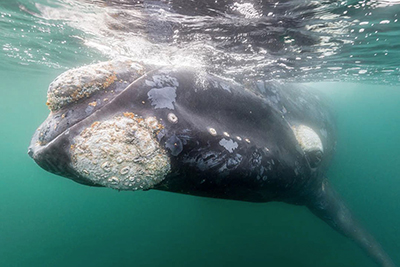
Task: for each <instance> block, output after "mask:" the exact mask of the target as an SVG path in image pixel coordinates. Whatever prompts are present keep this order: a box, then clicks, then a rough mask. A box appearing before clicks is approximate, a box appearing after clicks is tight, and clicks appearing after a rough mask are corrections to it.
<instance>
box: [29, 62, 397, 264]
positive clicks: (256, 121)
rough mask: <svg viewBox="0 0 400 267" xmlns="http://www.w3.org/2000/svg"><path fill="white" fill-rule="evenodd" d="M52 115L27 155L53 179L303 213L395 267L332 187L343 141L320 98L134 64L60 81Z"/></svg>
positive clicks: (75, 73)
mask: <svg viewBox="0 0 400 267" xmlns="http://www.w3.org/2000/svg"><path fill="white" fill-rule="evenodd" d="M47 105H48V106H49V108H50V110H51V113H50V115H49V117H48V118H47V119H46V120H45V121H44V122H43V124H42V125H41V126H40V127H39V128H38V130H37V131H36V132H35V134H34V136H33V138H32V141H31V145H30V147H29V155H30V156H31V157H32V158H33V159H34V160H35V161H36V162H37V164H38V165H39V166H41V167H42V168H44V169H45V170H47V171H50V172H52V173H55V174H58V175H61V176H65V177H68V178H70V179H72V180H74V181H76V182H79V183H82V184H86V185H90V186H103V187H110V188H114V189H117V190H132V191H135V190H141V189H142V190H149V189H157V190H164V191H171V192H177V193H183V194H190V195H197V196H204V197H213V198H223V199H232V200H240V201H250V202H269V201H283V202H286V203H291V204H295V205H305V206H307V207H308V208H309V209H310V210H311V211H312V213H314V214H315V215H316V216H318V217H319V218H321V219H322V220H323V221H325V222H326V223H328V224H329V225H330V226H331V227H332V228H334V229H335V230H336V231H338V232H340V233H341V234H343V235H345V236H347V237H349V238H351V239H352V240H354V241H355V242H356V243H357V244H358V245H359V246H360V247H361V248H362V249H364V250H365V251H366V252H367V254H368V255H369V256H370V257H371V258H372V259H373V260H375V261H376V262H377V263H378V264H379V266H385V267H394V266H395V265H394V263H393V262H392V261H391V259H390V258H389V256H388V255H387V254H386V253H385V252H384V250H383V249H382V248H381V246H380V245H379V243H378V242H377V241H376V240H375V239H374V238H373V237H372V236H371V235H370V234H369V233H368V232H367V231H366V230H365V229H364V228H363V227H362V226H361V225H360V224H359V223H358V222H357V221H356V219H355V218H354V216H353V215H352V213H351V212H350V210H349V209H348V208H347V207H346V205H345V204H344V202H343V201H342V200H341V198H340V197H339V196H338V194H337V193H336V192H335V190H334V189H333V188H332V187H331V185H330V183H329V181H328V179H327V177H326V170H327V168H328V165H329V162H330V160H331V158H332V156H333V153H334V151H335V145H336V137H335V136H336V134H335V131H336V129H335V120H334V117H333V115H332V112H331V111H330V109H329V105H328V104H326V103H325V102H324V99H323V97H322V96H318V95H317V94H315V93H311V92H310V91H308V90H305V89H302V88H296V86H294V85H283V84H278V83H266V82H263V81H258V82H252V83H249V84H246V85H243V84H238V83H236V82H234V81H231V80H227V79H224V78H220V77H217V76H215V75H211V74H208V73H205V72H202V71H198V70H196V69H190V68H184V69H183V68H178V67H174V66H166V67H161V68H154V67H152V66H144V65H141V64H139V63H137V62H135V61H133V60H129V59H126V60H114V61H110V62H104V63H99V64H93V65H89V66H84V67H81V68H78V69H73V70H69V71H67V72H65V73H63V74H61V75H60V76H59V77H58V78H56V79H55V81H54V82H53V83H51V85H50V87H49V90H48V100H47Z"/></svg>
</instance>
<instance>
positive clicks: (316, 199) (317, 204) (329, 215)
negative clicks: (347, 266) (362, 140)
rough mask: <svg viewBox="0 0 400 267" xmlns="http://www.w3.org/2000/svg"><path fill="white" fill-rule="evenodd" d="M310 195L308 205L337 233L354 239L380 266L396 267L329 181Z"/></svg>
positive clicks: (321, 184) (325, 180) (324, 181)
mask: <svg viewBox="0 0 400 267" xmlns="http://www.w3.org/2000/svg"><path fill="white" fill-rule="evenodd" d="M310 195H311V196H310V198H309V200H308V203H307V204H306V205H307V207H308V208H309V209H310V210H311V211H312V212H313V213H314V214H315V215H317V216H318V217H319V218H321V219H322V220H323V221H325V222H326V223H327V224H329V225H330V226H331V227H332V228H334V229H335V230H336V231H338V232H340V233H341V234H343V235H345V236H347V237H349V238H351V239H353V240H354V241H355V242H356V243H357V244H358V245H359V246H360V247H361V248H362V249H363V250H364V251H365V252H367V254H368V255H369V256H370V257H371V258H372V259H373V260H375V262H377V263H378V264H379V266H382V267H395V264H394V263H393V261H392V260H391V259H390V257H389V256H388V255H387V254H386V252H385V251H384V250H383V249H382V247H381V246H380V244H379V243H378V242H377V241H376V240H375V239H374V238H373V237H372V235H371V234H369V233H368V232H367V231H366V230H365V229H364V228H363V227H362V226H361V225H360V224H359V223H358V222H357V220H356V219H355V218H354V216H353V215H352V213H351V211H350V210H349V209H348V208H347V207H346V205H345V203H344V202H343V200H342V199H341V198H340V196H339V195H338V194H337V193H336V191H335V190H334V189H333V188H332V187H331V186H330V184H329V182H328V180H327V179H324V180H323V181H322V183H320V185H319V186H318V189H317V190H315V191H314V192H313V193H311V194H310Z"/></svg>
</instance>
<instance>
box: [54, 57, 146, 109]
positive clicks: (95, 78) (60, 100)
mask: <svg viewBox="0 0 400 267" xmlns="http://www.w3.org/2000/svg"><path fill="white" fill-rule="evenodd" d="M144 72H145V70H144V68H143V67H142V66H141V65H139V64H137V63H136V62H134V61H132V60H130V59H115V60H112V61H107V62H102V63H98V64H93V65H88V66H83V67H80V68H77V69H72V70H68V71H66V72H64V73H62V74H61V75H60V76H58V77H57V78H56V79H55V80H54V81H53V82H52V83H51V84H50V86H49V89H48V91H47V105H48V106H49V108H50V110H52V111H55V110H58V109H60V108H62V107H64V106H66V105H68V104H69V103H72V102H76V101H78V100H80V99H82V98H86V97H89V96H90V95H92V94H93V93H95V92H97V91H100V90H107V88H108V87H109V86H110V85H111V84H113V83H114V82H116V81H118V79H119V77H120V76H123V75H126V74H129V75H130V78H131V79H133V80H134V79H136V78H138V77H140V76H141V75H143V73H144ZM135 75H136V76H137V77H134V76H135Z"/></svg>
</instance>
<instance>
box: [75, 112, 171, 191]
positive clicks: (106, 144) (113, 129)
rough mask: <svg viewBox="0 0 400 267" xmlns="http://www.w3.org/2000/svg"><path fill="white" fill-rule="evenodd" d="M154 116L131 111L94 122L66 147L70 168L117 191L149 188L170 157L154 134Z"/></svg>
mask: <svg viewBox="0 0 400 267" xmlns="http://www.w3.org/2000/svg"><path fill="white" fill-rule="evenodd" d="M160 129H162V125H161V124H159V123H158V121H157V119H156V118H155V117H148V118H145V119H143V118H142V117H140V116H137V115H135V114H133V113H124V114H123V115H120V116H116V117H114V118H111V119H108V120H105V121H97V122H94V123H93V124H92V125H91V126H90V127H88V128H86V129H84V130H83V131H82V132H81V133H80V134H79V135H77V136H76V137H75V138H74V139H73V142H72V146H71V148H70V152H71V159H72V167H73V168H74V169H75V170H76V171H77V172H78V173H79V174H80V175H81V176H82V177H84V178H86V179H88V180H90V181H92V182H93V183H95V184H98V185H102V186H106V187H111V188H114V189H118V190H139V189H150V188H152V187H154V185H156V184H158V183H160V182H161V181H162V180H164V178H165V177H166V175H167V174H168V173H169V172H170V169H171V165H170V159H169V157H168V155H167V153H166V151H165V150H164V149H163V148H162V147H161V146H160V144H159V142H158V141H157V139H156V137H155V135H156V132H157V131H159V130H160Z"/></svg>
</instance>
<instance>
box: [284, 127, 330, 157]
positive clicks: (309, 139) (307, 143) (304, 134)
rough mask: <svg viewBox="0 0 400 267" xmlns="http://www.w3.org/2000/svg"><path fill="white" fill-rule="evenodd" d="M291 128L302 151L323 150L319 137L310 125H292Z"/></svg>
mask: <svg viewBox="0 0 400 267" xmlns="http://www.w3.org/2000/svg"><path fill="white" fill-rule="evenodd" d="M292 130H293V133H294V135H295V136H296V139H297V142H299V145H300V147H301V148H302V149H303V151H306V152H307V151H315V150H320V151H321V152H323V151H324V148H323V146H322V141H321V139H320V138H319V136H318V134H317V133H316V132H315V131H314V130H313V129H311V128H310V127H308V126H305V125H299V126H292Z"/></svg>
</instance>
